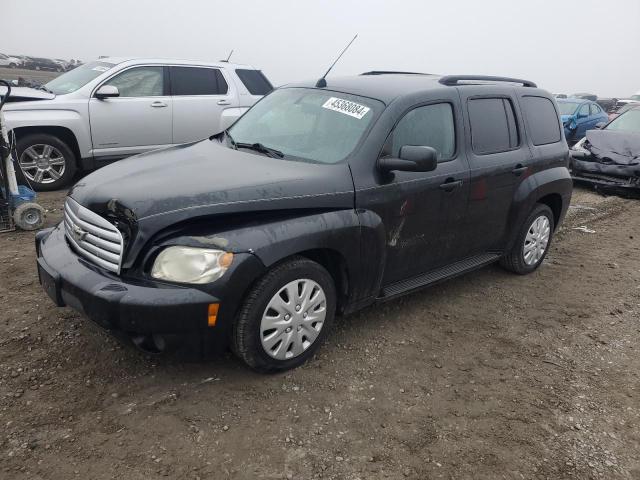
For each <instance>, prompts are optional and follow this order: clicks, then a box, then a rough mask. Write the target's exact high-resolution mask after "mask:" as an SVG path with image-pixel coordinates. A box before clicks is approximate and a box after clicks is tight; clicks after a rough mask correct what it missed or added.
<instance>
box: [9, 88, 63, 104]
mask: <svg viewBox="0 0 640 480" xmlns="http://www.w3.org/2000/svg"><path fill="white" fill-rule="evenodd" d="M6 92H7V87H3V86H0V96H4V94H5V93H6ZM54 98H56V96H55V95H54V94H53V93H49V92H45V91H44V90H38V89H36V88H29V87H11V96H10V97H9V103H11V102H25V101H29V100H52V99H54Z"/></svg>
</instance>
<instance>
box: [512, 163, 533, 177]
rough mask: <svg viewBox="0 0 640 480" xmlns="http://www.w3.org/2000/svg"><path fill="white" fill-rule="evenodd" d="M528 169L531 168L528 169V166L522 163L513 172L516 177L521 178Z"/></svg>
mask: <svg viewBox="0 0 640 480" xmlns="http://www.w3.org/2000/svg"><path fill="white" fill-rule="evenodd" d="M527 168H529V167H526V166H524V165H522V164H521V163H519V164H517V165H516V167H515V168H514V169H513V170H512V171H513V174H514V175H515V176H516V177H519V176H520V175H522V174H523V173H524V172H526V171H527Z"/></svg>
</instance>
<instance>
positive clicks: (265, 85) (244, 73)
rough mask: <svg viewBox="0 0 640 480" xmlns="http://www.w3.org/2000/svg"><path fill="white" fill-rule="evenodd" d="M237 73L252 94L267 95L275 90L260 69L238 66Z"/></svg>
mask: <svg viewBox="0 0 640 480" xmlns="http://www.w3.org/2000/svg"><path fill="white" fill-rule="evenodd" d="M236 74H237V75H238V78H239V79H240V80H241V81H242V83H243V84H244V86H245V87H247V90H248V91H249V93H250V94H251V95H266V94H267V93H269V92H270V91H271V90H273V86H272V85H271V83H270V82H269V80H267V77H265V76H264V74H263V73H262V72H261V71H260V70H246V69H240V68H238V69H236Z"/></svg>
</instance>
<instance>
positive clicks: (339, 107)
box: [322, 97, 371, 120]
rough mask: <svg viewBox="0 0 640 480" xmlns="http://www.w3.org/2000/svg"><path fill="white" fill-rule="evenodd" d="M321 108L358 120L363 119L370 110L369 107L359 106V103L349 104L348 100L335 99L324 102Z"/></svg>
mask: <svg viewBox="0 0 640 480" xmlns="http://www.w3.org/2000/svg"><path fill="white" fill-rule="evenodd" d="M322 108H328V109H329V110H333V111H334V112H340V113H344V114H345V115H349V116H352V117H355V118H357V119H358V120H360V119H361V118H362V117H364V116H365V115H366V114H367V112H368V111H369V110H371V109H370V108H369V107H366V106H364V105H360V104H359V103H356V102H350V101H349V100H344V99H342V98H336V97H331V98H330V99H329V100H327V101H326V102H324V105H322Z"/></svg>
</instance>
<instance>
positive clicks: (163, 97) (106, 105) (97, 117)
mask: <svg viewBox="0 0 640 480" xmlns="http://www.w3.org/2000/svg"><path fill="white" fill-rule="evenodd" d="M103 85H112V86H114V87H117V88H118V91H119V92H120V96H119V97H116V98H107V99H104V100H100V99H98V98H95V96H92V98H91V99H90V100H89V118H90V123H91V139H92V142H93V153H94V156H95V157H104V156H126V155H132V154H136V153H141V152H144V151H147V150H151V149H154V148H158V147H162V146H165V145H170V144H171V143H172V134H171V97H170V96H169V95H168V90H167V81H166V72H165V68H164V67H162V66H160V65H144V66H135V67H131V68H128V69H126V70H124V71H122V72H119V73H117V74H115V75H114V76H113V77H111V78H110V79H108V80H106V81H104V82H103V83H102V84H100V85H99V86H98V87H97V88H96V90H98V89H99V88H100V87H101V86H103ZM94 94H95V91H94Z"/></svg>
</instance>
